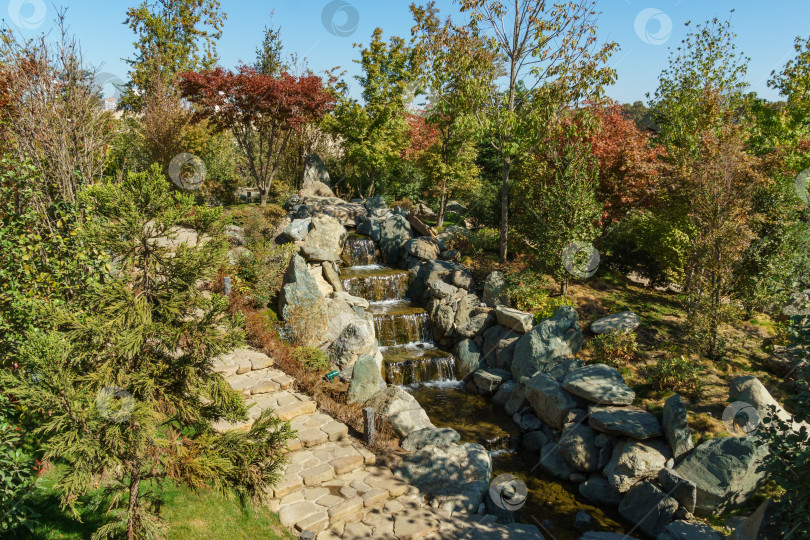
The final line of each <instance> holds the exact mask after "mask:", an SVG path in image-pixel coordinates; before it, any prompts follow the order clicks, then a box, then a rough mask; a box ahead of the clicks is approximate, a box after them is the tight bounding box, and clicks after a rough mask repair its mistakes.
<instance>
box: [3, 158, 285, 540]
mask: <svg viewBox="0 0 810 540" xmlns="http://www.w3.org/2000/svg"><path fill="white" fill-rule="evenodd" d="M82 197H83V198H84V201H85V202H86V203H87V204H88V205H89V207H90V208H92V215H91V216H90V217H89V219H88V220H87V222H86V225H85V227H84V229H83V230H82V231H81V232H80V233H79V234H81V235H84V236H85V237H86V240H87V241H88V242H93V243H94V244H95V245H97V246H99V247H100V248H101V249H103V250H104V251H106V252H107V253H108V254H109V255H110V258H111V260H112V265H111V268H110V272H109V275H108V276H107V277H106V279H104V280H102V282H99V283H96V284H95V285H93V286H90V287H88V289H87V290H86V291H85V292H84V294H83V300H84V301H83V302H80V303H79V302H76V303H72V304H68V305H66V306H63V307H49V308H47V309H48V310H49V316H50V318H49V320H50V322H51V323H52V327H51V329H50V330H49V331H47V332H44V331H42V332H32V333H30V334H29V336H28V343H27V344H26V345H25V347H23V350H22V352H21V358H20V366H21V369H20V370H18V371H17V372H15V373H14V374H5V375H3V376H2V379H3V380H1V381H0V382H2V383H5V384H7V385H8V387H9V388H10V390H9V391H10V392H11V393H12V394H13V395H14V396H15V397H16V398H17V399H19V401H20V402H21V403H22V404H23V405H24V406H25V408H26V410H27V411H28V412H29V414H30V415H31V416H32V417H33V418H34V419H35V420H36V421H37V422H38V428H37V430H36V431H35V434H36V435H37V436H38V437H40V438H41V440H40V442H41V448H42V449H43V451H44V457H45V458H46V459H48V460H50V461H52V462H55V463H57V464H61V465H63V469H64V475H63V476H62V477H61V479H60V480H59V482H58V485H57V486H56V487H57V489H58V490H59V491H60V492H61V494H62V497H61V503H62V505H63V507H67V508H69V509H70V510H71V511H72V512H73V514H74V516H76V517H77V518H78V513H77V505H78V504H79V497H81V496H82V495H84V494H87V493H89V492H91V491H93V490H95V489H97V488H98V487H102V488H103V489H104V492H105V495H106V496H107V498H108V500H109V501H110V503H109V508H108V518H109V521H108V522H107V523H105V524H104V525H103V526H102V527H101V528H100V529H98V530H97V531H96V533H95V534H94V538H108V537H111V536H120V535H122V534H124V533H125V535H126V537H127V538H128V539H129V540H132V539H135V538H160V537H162V536H163V527H162V524H161V522H160V519H159V517H158V515H157V512H156V504H155V503H157V502H158V501H159V497H160V489H161V486H162V484H163V483H165V482H167V481H173V482H175V483H177V484H182V485H187V486H190V487H192V488H193V489H204V488H214V489H217V490H219V491H223V492H226V493H235V494H237V495H238V496H239V497H240V498H243V499H245V500H247V499H253V500H256V499H259V498H260V497H261V496H262V494H263V492H264V489H265V488H266V487H267V486H268V485H269V484H272V483H273V482H274V481H276V480H277V478H278V474H279V467H280V466H281V465H282V463H283V457H282V455H281V451H282V450H283V448H284V447H285V441H286V440H287V439H288V438H289V437H290V436H291V434H292V431H291V429H290V427H289V424H288V423H286V422H281V421H280V420H279V419H278V417H276V416H275V415H273V414H272V413H270V412H267V411H265V412H264V413H263V414H262V415H261V417H260V418H259V419H258V420H257V421H256V422H255V423H254V424H253V425H252V427H251V428H250V429H249V430H248V431H246V432H228V433H217V432H215V431H214V430H213V428H212V423H213V422H215V421H217V420H220V419H224V420H228V421H236V420H245V419H246V418H247V410H246V407H245V405H244V402H243V401H242V399H241V397H240V396H239V395H238V394H237V393H236V392H234V391H233V390H232V389H231V388H230V386H229V385H228V384H227V382H226V381H225V380H224V378H223V377H222V376H221V375H220V374H219V373H217V372H215V371H213V369H212V362H211V359H212V357H213V356H215V355H217V354H219V353H222V352H224V351H226V350H229V349H231V348H232V347H233V346H235V345H237V344H239V343H240V341H241V340H242V339H243V338H242V335H241V333H240V332H239V331H238V330H237V328H236V327H235V325H234V324H232V322H231V321H230V320H229V318H228V317H227V315H226V309H227V300H226V299H225V298H223V297H222V296H220V295H217V294H213V295H210V296H207V295H204V294H203V292H202V291H201V290H200V289H199V287H198V282H199V281H200V280H207V279H212V278H213V277H214V276H215V273H216V271H217V270H218V268H219V267H220V264H221V262H222V260H223V256H224V254H225V246H224V244H223V241H222V240H221V239H220V235H218V234H217V229H218V227H219V226H220V225H219V223H220V220H219V213H220V212H219V210H218V209H207V208H199V207H194V206H193V202H192V197H191V196H188V195H182V194H175V193H172V190H171V189H170V185H169V183H168V182H167V181H166V179H165V178H164V177H163V176H162V175H161V173H160V169H159V167H157V166H153V168H152V169H151V170H150V171H148V172H145V173H138V174H130V175H129V176H128V177H127V179H126V180H124V181H123V183H121V184H107V185H97V186H93V187H91V188H89V189H88V190H87V191H85V192H84V193H83V195H82ZM181 223H183V224H186V225H189V224H190V225H191V226H193V228H194V229H195V231H196V232H197V234H198V239H199V240H197V241H196V242H194V243H180V242H178V241H177V240H178V239H177V231H178V226H179V225H180V224H181ZM166 239H168V241H166ZM81 306H92V307H91V308H89V309H87V308H82V307H81Z"/></svg>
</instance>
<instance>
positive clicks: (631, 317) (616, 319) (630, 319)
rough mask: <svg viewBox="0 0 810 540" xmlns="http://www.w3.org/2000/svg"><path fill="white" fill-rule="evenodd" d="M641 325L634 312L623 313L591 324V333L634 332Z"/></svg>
mask: <svg viewBox="0 0 810 540" xmlns="http://www.w3.org/2000/svg"><path fill="white" fill-rule="evenodd" d="M640 324H641V321H640V320H639V318H638V315H636V314H635V313H633V312H632V311H622V312H621V313H615V314H613V315H608V316H607V317H602V318H601V319H597V320H595V321H593V322H592V323H591V332H593V333H594V334H607V333H609V332H616V331H622V330H628V331H631V332H632V331H633V330H635V329H636V328H638V326H639V325H640Z"/></svg>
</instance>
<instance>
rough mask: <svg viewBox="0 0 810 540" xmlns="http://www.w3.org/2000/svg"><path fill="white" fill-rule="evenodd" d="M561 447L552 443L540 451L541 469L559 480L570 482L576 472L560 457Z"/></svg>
mask: <svg viewBox="0 0 810 540" xmlns="http://www.w3.org/2000/svg"><path fill="white" fill-rule="evenodd" d="M559 450H560V446H559V445H558V444H557V443H556V442H554V441H551V442H550V443H548V444H546V445H545V446H543V448H541V449H540V461H539V463H538V464H539V465H540V468H541V469H543V470H544V471H546V472H547V473H548V474H550V475H552V476H554V477H555V478H559V479H560V480H568V479H569V478H570V477H571V475H572V474H573V473H574V470H573V469H572V468H571V466H570V465H568V463H567V462H566V461H565V460H564V459H563V457H562V456H561V455H560V452H559Z"/></svg>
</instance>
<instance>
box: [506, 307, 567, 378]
mask: <svg viewBox="0 0 810 540" xmlns="http://www.w3.org/2000/svg"><path fill="white" fill-rule="evenodd" d="M580 349H582V331H581V330H580V329H579V315H577V312H576V310H574V308H572V307H571V306H562V307H560V309H558V310H557V312H556V313H555V314H554V316H553V317H551V318H549V319H545V320H543V321H541V322H540V324H538V325H537V326H535V327H534V328H532V329H531V330H530V331H529V332H527V333H526V334H523V336H521V338H520V339H518V340H517V343H516V344H515V353H514V360H513V361H512V375H513V376H514V377H515V379H516V380H517V379H520V377H524V376H526V377H531V376H532V375H534V374H535V373H537V372H538V371H540V370H542V369H543V367H544V366H546V365H547V364H549V363H550V362H551V361H552V360H554V359H555V358H557V357H559V356H573V355H575V354H576V353H578V352H579V351H580Z"/></svg>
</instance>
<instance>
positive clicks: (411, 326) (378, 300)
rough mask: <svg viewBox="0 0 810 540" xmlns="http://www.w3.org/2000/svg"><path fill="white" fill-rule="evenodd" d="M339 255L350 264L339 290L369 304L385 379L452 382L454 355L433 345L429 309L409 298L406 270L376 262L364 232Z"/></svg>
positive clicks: (405, 382)
mask: <svg viewBox="0 0 810 540" xmlns="http://www.w3.org/2000/svg"><path fill="white" fill-rule="evenodd" d="M341 259H342V260H343V262H344V263H345V264H348V265H350V266H349V267H348V268H343V269H342V271H341V274H340V278H341V282H342V284H343V288H344V289H345V290H346V292H348V293H349V294H351V295H353V296H359V297H361V298H365V299H366V300H368V301H369V303H370V306H369V311H370V312H371V313H372V314H373V316H374V327H375V330H376V334H377V341H378V342H379V344H380V349H381V350H382V353H383V370H384V371H385V378H386V381H388V383H389V384H397V385H410V384H415V383H422V382H430V381H443V380H453V381H454V380H455V379H456V361H455V358H454V357H453V355H452V354H450V353H448V352H444V351H441V350H439V349H437V348H436V346H435V345H434V343H433V334H432V333H431V331H430V324H429V320H428V314H427V312H425V310H424V309H423V308H422V307H420V306H417V305H414V304H413V303H411V301H410V300H409V299H408V297H407V293H408V272H406V271H404V270H398V269H395V268H391V267H389V266H385V265H382V264H380V260H379V258H378V255H377V246H376V243H375V242H374V241H373V240H372V239H370V238H367V237H363V236H351V237H349V238H348V239H347V241H346V246H345V248H344V250H343V254H342V255H341Z"/></svg>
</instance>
